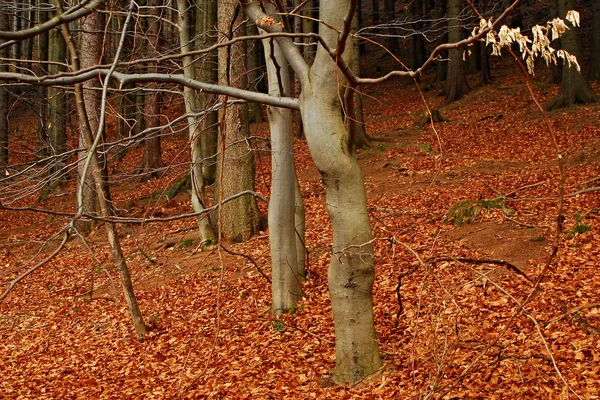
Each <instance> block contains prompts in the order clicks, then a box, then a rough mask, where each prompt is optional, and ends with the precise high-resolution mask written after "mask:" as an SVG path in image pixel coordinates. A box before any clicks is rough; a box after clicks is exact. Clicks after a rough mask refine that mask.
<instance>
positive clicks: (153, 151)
mask: <svg viewBox="0 0 600 400" xmlns="http://www.w3.org/2000/svg"><path fill="white" fill-rule="evenodd" d="M160 4H161V0H149V1H148V6H149V9H150V15H149V16H148V18H147V20H146V23H147V30H146V35H147V38H148V42H147V43H146V44H145V45H146V57H147V58H152V57H156V56H157V55H158V54H159V48H158V47H159V45H160V40H159V39H160V34H161V25H162V18H161V14H162V7H160ZM147 69H148V72H149V73H152V72H157V71H158V67H157V65H156V62H150V63H149V65H148V66H147ZM144 122H145V127H146V128H157V129H158V126H159V125H160V92H159V91H158V84H156V83H155V82H150V87H149V88H148V91H147V92H146V93H145V96H144ZM161 166H162V160H161V143H160V134H159V132H158V131H157V130H153V131H151V132H149V133H147V134H146V137H145V138H144V155H143V157H142V165H141V167H140V173H141V176H142V180H147V179H150V178H152V177H155V176H158V174H159V168H160V167H161Z"/></svg>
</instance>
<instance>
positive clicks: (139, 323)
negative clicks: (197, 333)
mask: <svg viewBox="0 0 600 400" xmlns="http://www.w3.org/2000/svg"><path fill="white" fill-rule="evenodd" d="M54 3H55V5H57V8H58V9H60V8H61V7H60V3H59V0H55V1H54ZM61 30H62V35H63V38H64V39H65V43H66V45H67V46H68V47H69V52H70V55H71V67H72V68H73V70H74V71H78V70H80V69H81V65H80V64H79V58H78V56H77V49H76V47H75V43H74V41H73V39H72V35H71V32H70V31H69V28H68V25H66V24H65V25H61ZM75 106H76V109H77V116H78V118H79V125H80V129H81V132H82V135H83V137H84V142H85V147H86V150H87V153H88V158H89V166H90V169H91V172H92V177H93V182H94V185H95V188H96V191H97V193H98V203H99V206H100V215H102V216H103V217H112V216H114V212H113V209H112V206H111V203H110V190H109V186H108V185H107V184H106V182H107V180H105V175H107V173H106V169H105V168H103V166H102V163H101V162H100V159H99V158H98V153H97V151H96V149H97V147H96V145H97V144H98V143H100V142H101V140H102V139H101V138H102V132H98V133H97V136H96V138H94V132H92V130H91V126H90V119H89V118H88V115H87V112H86V106H85V98H84V94H83V88H82V85H81V84H76V85H75ZM98 126H101V125H100V124H98ZM83 174H84V175H87V172H85V171H83ZM81 185H82V182H80V186H79V190H78V193H77V216H81V213H82V211H83V210H82V208H83V187H82V186H81ZM75 222H76V221H75ZM105 226H106V233H107V237H108V245H109V247H110V250H111V254H112V258H113V263H114V265H115V266H116V267H117V269H118V270H119V275H120V276H121V285H122V288H123V294H124V295H125V302H126V303H127V307H128V309H129V314H130V316H131V319H132V322H133V327H134V329H135V333H136V336H137V339H138V341H140V342H141V341H143V340H144V336H145V335H146V333H147V332H148V331H147V328H146V325H145V324H144V320H143V318H142V312H141V311H140V308H139V305H138V303H137V299H136V298H135V294H134V291H133V283H132V280H131V275H130V273H129V268H128V267H127V263H126V261H125V257H124V256H123V251H122V249H121V243H120V242H119V235H118V232H117V227H116V225H115V224H114V223H112V222H108V221H105Z"/></svg>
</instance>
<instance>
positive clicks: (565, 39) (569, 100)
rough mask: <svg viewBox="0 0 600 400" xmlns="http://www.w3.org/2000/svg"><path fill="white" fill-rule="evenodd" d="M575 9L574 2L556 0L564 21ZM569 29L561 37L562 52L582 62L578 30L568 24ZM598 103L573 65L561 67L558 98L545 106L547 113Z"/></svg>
mask: <svg viewBox="0 0 600 400" xmlns="http://www.w3.org/2000/svg"><path fill="white" fill-rule="evenodd" d="M574 9H575V1H574V0H558V15H559V16H560V17H561V18H562V19H564V20H566V19H567V18H566V17H567V12H568V11H570V10H574ZM566 23H567V24H570V26H569V29H568V30H567V31H566V32H565V34H564V35H563V36H562V37H561V39H560V40H561V45H562V48H563V50H565V51H567V52H568V53H569V54H571V55H573V56H575V57H576V58H577V60H578V61H579V62H582V60H583V58H582V54H583V53H582V52H581V42H580V39H579V29H578V28H577V26H574V25H573V24H572V23H570V22H566ZM595 101H598V96H597V95H596V94H595V93H594V91H593V89H592V87H591V86H590V83H589V81H588V80H587V78H586V77H585V76H584V75H583V74H581V73H580V71H579V68H578V67H576V65H575V64H573V63H570V65H563V69H562V80H561V85H560V92H559V94H558V96H556V97H555V98H554V99H552V100H550V101H549V102H548V103H547V104H546V105H545V107H544V108H545V109H546V110H547V111H550V110H556V109H558V108H562V107H567V106H571V105H573V104H576V103H584V104H585V103H593V102H595Z"/></svg>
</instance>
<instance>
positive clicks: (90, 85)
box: [77, 12, 104, 235]
mask: <svg viewBox="0 0 600 400" xmlns="http://www.w3.org/2000/svg"><path fill="white" fill-rule="evenodd" d="M103 30H104V15H103V14H102V13H99V12H98V13H93V14H90V15H87V16H85V17H83V22H82V25H81V36H80V46H79V60H80V63H81V68H89V67H93V66H94V65H98V64H101V61H102V60H101V59H102V42H103V36H100V35H99V34H98V32H102V31H103ZM82 89H83V102H84V106H85V112H86V114H87V119H88V123H89V129H90V131H91V132H92V133H94V134H95V133H96V132H98V131H99V128H100V92H99V91H98V90H96V89H97V80H89V81H86V82H84V83H83V84H82ZM79 145H80V147H82V148H85V137H84V133H83V132H80V135H79ZM87 157H88V155H87V154H86V153H85V152H81V153H79V167H78V172H79V180H80V184H82V185H83V199H82V206H83V212H84V213H87V214H94V213H96V212H97V211H98V209H99V205H98V195H97V193H96V189H95V187H94V177H93V175H92V173H91V171H90V172H88V174H87V175H86V176H83V175H82V174H83V169H84V163H85V160H86V158H87ZM100 162H101V163H102V160H100ZM92 225H93V221H92V220H89V219H81V220H79V221H78V224H77V229H79V231H80V232H81V233H82V234H84V235H87V234H89V233H90V231H91V229H92Z"/></svg>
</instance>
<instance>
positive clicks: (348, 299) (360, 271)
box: [300, 0, 382, 384]
mask: <svg viewBox="0 0 600 400" xmlns="http://www.w3.org/2000/svg"><path fill="white" fill-rule="evenodd" d="M349 5H350V1H348V0H337V1H326V2H325V1H324V2H321V5H320V6H321V9H320V13H321V14H320V19H321V20H322V21H324V22H325V24H326V25H328V26H333V27H334V28H335V29H338V30H342V26H343V20H344V17H345V15H346V13H347V10H348V8H349ZM320 34H321V36H322V37H323V39H324V40H325V42H326V43H328V44H329V46H331V47H335V46H336V45H337V40H338V35H337V33H335V32H333V31H332V30H331V29H330V28H321V30H320ZM343 57H344V58H345V59H346V60H347V62H349V61H350V60H351V59H352V45H351V43H348V46H346V51H345V52H344V54H343ZM336 77H339V78H340V80H341V81H342V82H343V79H342V76H341V74H340V73H339V71H338V69H337V67H336V65H335V63H334V62H333V60H332V59H331V57H330V56H329V55H328V54H327V53H326V51H324V49H323V48H322V47H319V49H318V50H317V55H316V57H315V62H314V64H313V65H312V67H311V68H310V71H309V76H308V79H306V80H303V84H304V86H303V88H302V94H301V97H300V109H301V112H302V121H303V123H304V133H305V136H306V140H307V142H308V146H309V149H310V153H311V156H312V158H313V160H314V162H315V166H316V167H317V169H318V170H319V171H320V173H321V175H322V176H323V181H324V183H325V189H326V194H327V209H328V211H329V215H330V217H331V224H332V227H333V246H332V255H331V262H330V265H329V274H328V282H329V293H330V295H331V303H332V308H333V318H334V323H335V345H336V366H335V371H334V380H335V381H336V382H338V383H340V384H342V383H345V382H357V381H359V380H361V379H364V378H365V377H367V376H370V375H372V374H374V373H376V372H377V371H378V370H379V369H380V368H381V366H382V361H381V357H380V355H379V350H378V344H377V338H376V334H375V326H374V318H373V301H372V287H373V280H374V277H375V268H374V260H373V243H372V239H373V235H372V232H371V225H370V223H369V216H368V212H367V198H366V193H365V187H364V180H363V176H362V173H361V171H360V167H359V166H358V162H357V160H356V157H355V155H354V153H353V151H350V150H349V147H348V132H347V130H346V128H345V127H344V123H343V120H342V116H341V112H340V109H341V104H340V100H339V96H338V91H339V87H338V80H337V79H335V78H336Z"/></svg>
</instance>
